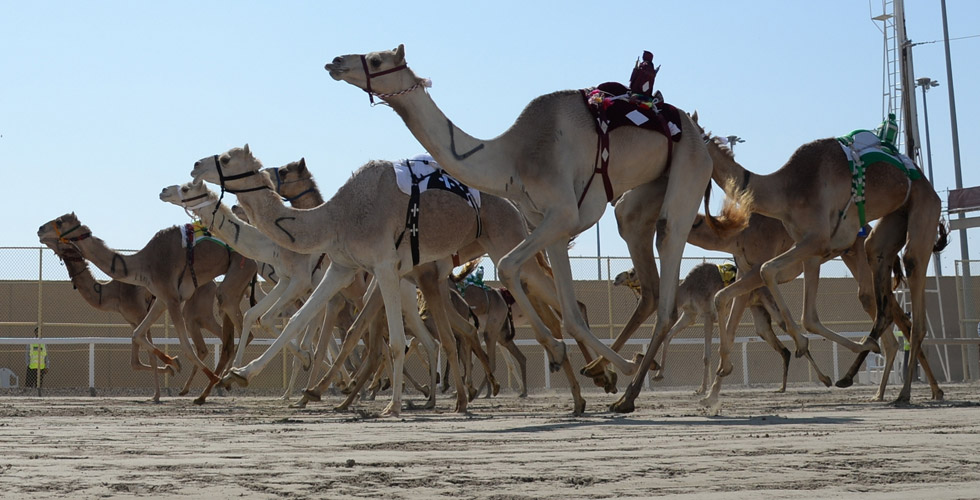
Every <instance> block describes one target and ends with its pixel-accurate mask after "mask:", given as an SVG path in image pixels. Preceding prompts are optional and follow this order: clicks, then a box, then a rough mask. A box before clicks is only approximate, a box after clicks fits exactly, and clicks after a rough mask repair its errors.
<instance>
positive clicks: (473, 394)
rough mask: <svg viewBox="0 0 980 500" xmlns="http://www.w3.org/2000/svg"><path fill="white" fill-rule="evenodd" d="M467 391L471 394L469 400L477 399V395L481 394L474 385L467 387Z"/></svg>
mask: <svg viewBox="0 0 980 500" xmlns="http://www.w3.org/2000/svg"><path fill="white" fill-rule="evenodd" d="M466 392H467V395H468V396H469V399H468V400H467V401H469V402H473V400H474V399H476V397H477V396H478V395H479V394H480V391H478V390H476V388H475V387H473V386H472V385H471V386H468V387H467V388H466Z"/></svg>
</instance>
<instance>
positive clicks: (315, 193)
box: [289, 183, 324, 208]
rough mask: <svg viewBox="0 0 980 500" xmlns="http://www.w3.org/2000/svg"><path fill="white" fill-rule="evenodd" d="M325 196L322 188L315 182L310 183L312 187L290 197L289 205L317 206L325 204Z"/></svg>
mask: <svg viewBox="0 0 980 500" xmlns="http://www.w3.org/2000/svg"><path fill="white" fill-rule="evenodd" d="M323 201H324V200H323V196H322V195H321V194H320V189H318V188H317V187H316V185H315V184H313V183H310V187H309V188H307V189H306V190H304V191H303V192H302V193H300V194H298V195H296V196H294V197H292V198H289V205H290V206H291V207H293V208H315V207H318V206H320V205H323Z"/></svg>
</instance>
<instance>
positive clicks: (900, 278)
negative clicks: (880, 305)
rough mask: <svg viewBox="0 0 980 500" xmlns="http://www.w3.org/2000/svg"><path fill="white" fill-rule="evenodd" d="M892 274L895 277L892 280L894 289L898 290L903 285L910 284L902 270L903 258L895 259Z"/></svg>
mask: <svg viewBox="0 0 980 500" xmlns="http://www.w3.org/2000/svg"><path fill="white" fill-rule="evenodd" d="M892 275H893V276H894V278H895V279H894V280H893V281H892V290H897V289H899V288H900V287H901V286H902V285H908V282H907V281H905V273H904V272H903V271H902V259H895V264H893V265H892Z"/></svg>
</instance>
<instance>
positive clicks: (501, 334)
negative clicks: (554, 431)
mask: <svg viewBox="0 0 980 500" xmlns="http://www.w3.org/2000/svg"><path fill="white" fill-rule="evenodd" d="M461 274H462V273H461ZM460 294H461V296H462V298H463V299H464V300H465V301H466V303H467V304H468V305H469V307H470V308H471V309H472V311H473V314H475V315H476V317H477V319H478V320H479V323H480V332H481V333H482V334H483V338H484V342H485V343H486V346H487V357H488V358H489V359H490V366H491V367H496V345H497V344H500V346H501V347H503V348H504V349H506V350H507V351H508V352H509V353H510V354H511V355H512V356H513V357H514V359H515V360H516V361H517V364H518V366H519V367H520V381H521V392H520V394H519V396H520V397H522V398H523V397H527V358H526V357H525V356H524V353H522V352H521V350H520V349H518V348H517V344H515V343H514V328H515V327H516V325H515V324H514V323H515V321H514V317H513V312H512V310H511V309H510V307H509V306H508V305H507V301H506V300H505V299H504V296H503V295H502V294H501V291H500V289H498V288H493V287H487V286H482V287H481V286H479V285H475V284H467V285H466V286H464V287H463V289H462V290H461V291H460ZM481 388H482V384H481ZM489 396H490V391H489V390H488V391H487V397H489Z"/></svg>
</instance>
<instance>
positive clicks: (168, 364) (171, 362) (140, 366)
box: [130, 300, 180, 375]
mask: <svg viewBox="0 0 980 500" xmlns="http://www.w3.org/2000/svg"><path fill="white" fill-rule="evenodd" d="M166 308H167V305H166V304H165V303H164V301H162V300H154V301H153V305H152V306H150V310H149V311H147V313H146V316H145V317H144V318H143V321H141V322H140V324H139V325H138V326H137V327H136V329H135V330H133V343H132V357H131V359H130V364H131V366H132V368H133V370H150V371H154V372H160V373H163V372H169V373H170V374H171V375H173V374H174V373H175V372H179V371H180V362H179V361H178V360H177V358H175V357H174V358H171V357H170V356H167V355H166V354H164V353H163V351H161V350H160V349H158V348H157V347H156V346H154V345H153V343H152V342H151V341H150V337H149V334H150V327H151V326H152V325H153V323H155V322H156V320H158V319H160V316H161V315H162V314H163V312H164V311H165V310H166ZM140 347H143V348H144V349H146V351H147V352H148V353H149V356H155V357H156V358H157V359H160V360H161V361H163V362H164V367H163V368H157V367H156V365H155V364H154V366H152V367H151V366H149V365H146V364H144V363H143V362H142V361H140V357H139V349H140Z"/></svg>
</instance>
